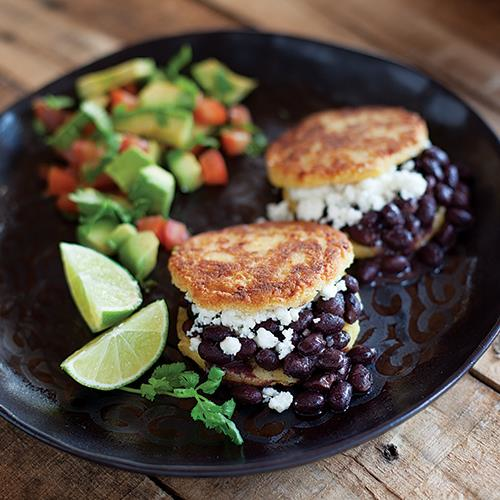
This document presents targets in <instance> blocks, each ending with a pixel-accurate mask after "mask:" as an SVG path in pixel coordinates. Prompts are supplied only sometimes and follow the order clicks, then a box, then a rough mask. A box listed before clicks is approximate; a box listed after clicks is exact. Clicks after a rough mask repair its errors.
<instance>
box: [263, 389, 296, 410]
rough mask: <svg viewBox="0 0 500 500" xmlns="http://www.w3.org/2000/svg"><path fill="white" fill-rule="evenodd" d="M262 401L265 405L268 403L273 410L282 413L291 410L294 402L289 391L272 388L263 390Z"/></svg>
mask: <svg viewBox="0 0 500 500" xmlns="http://www.w3.org/2000/svg"><path fill="white" fill-rule="evenodd" d="M262 400H263V401H264V403H267V405H268V406H269V408H271V410H275V411H277V412H278V413H282V412H284V411H285V410H287V409H288V408H290V405H291V404H292V402H293V396H292V394H291V393H290V392H288V391H277V390H276V389H273V388H272V387H264V389H263V390H262Z"/></svg>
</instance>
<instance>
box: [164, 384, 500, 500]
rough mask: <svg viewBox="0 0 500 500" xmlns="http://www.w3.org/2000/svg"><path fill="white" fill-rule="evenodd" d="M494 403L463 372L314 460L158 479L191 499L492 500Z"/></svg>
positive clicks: (498, 438) (499, 442)
mask: <svg viewBox="0 0 500 500" xmlns="http://www.w3.org/2000/svg"><path fill="white" fill-rule="evenodd" d="M498 405H499V396H498V394H497V393H496V392H494V391H493V390H492V389H490V388H489V387H486V386H485V385H484V384H481V383H480V382H478V381H477V380H475V379H474V378H473V377H471V376H470V375H467V376H466V377H464V379H463V380H462V381H461V382H460V383H459V384H457V385H456V386H455V387H454V388H452V389H451V390H450V391H449V392H447V393H446V394H445V395H444V396H442V397H441V398H440V399H438V400H437V401H436V402H435V403H434V404H433V405H432V406H430V407H428V408H427V409H426V410H424V411H422V412H421V413H419V414H418V415H416V416H415V417H413V418H412V419H410V420H408V421H407V422H405V423H404V424H403V425H401V426H399V427H397V428H396V429H394V430H392V431H390V432H388V433H386V434H384V435H383V436H381V437H379V438H377V439H375V440H373V441H371V442H369V443H367V444H365V445H362V446H359V447H358V448H355V449H353V450H350V451H348V452H346V453H343V454H341V455H337V456H335V457H332V458H329V459H326V460H322V461H321V462H317V463H314V464H310V465H306V466H302V467H298V468H296V469H290V470H286V471H280V472H274V473H272V474H258V475H254V476H247V477H240V478H225V479H194V480H193V479H180V478H162V479H161V481H162V482H163V483H164V484H166V485H168V486H169V487H170V488H172V489H173V490H174V491H175V492H177V493H178V494H179V495H180V496H182V497H185V498H189V499H193V500H203V499H205V498H211V497H213V498H217V499H221V500H223V499H228V500H229V499H236V500H237V499H242V500H243V499H249V498H250V499H254V498H273V499H275V500H278V499H290V498H292V499H308V498H315V499H316V498H317V499H322V498H332V499H334V498H369V497H370V498H380V499H382V498H383V499H386V498H422V497H424V498H451V497H454V498H456V497H460V496H461V497H462V498H464V497H465V498H490V499H491V498H493V497H495V495H497V498H498V497H500V495H499V494H498V492H499V491H500V477H499V475H498V472H497V466H498V450H499V449H500V435H499V433H498V432H496V431H495V430H496V429H498V426H499V425H500V418H499V414H498ZM389 445H395V446H396V447H397V454H398V457H397V458H395V454H394V453H391V451H390V450H391V449H392V448H391V447H390V446H389ZM478 476H479V477H480V478H481V480H478ZM417 492H418V493H417Z"/></svg>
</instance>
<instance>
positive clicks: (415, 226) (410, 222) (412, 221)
mask: <svg viewBox="0 0 500 500" xmlns="http://www.w3.org/2000/svg"><path fill="white" fill-rule="evenodd" d="M405 227H406V229H408V231H410V232H411V234H413V235H414V236H417V235H418V234H419V233H420V232H421V230H422V223H421V222H420V219H418V218H417V217H415V215H412V214H409V215H407V217H406V223H405Z"/></svg>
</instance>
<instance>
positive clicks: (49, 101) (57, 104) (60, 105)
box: [42, 95, 75, 109]
mask: <svg viewBox="0 0 500 500" xmlns="http://www.w3.org/2000/svg"><path fill="white" fill-rule="evenodd" d="M42 101H43V102H44V104H45V105H46V106H47V107H48V108H50V109H66V108H71V107H72V106H73V105H74V104H75V100H74V99H73V98H72V97H69V96H67V95H46V96H43V97H42Z"/></svg>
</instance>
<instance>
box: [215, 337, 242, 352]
mask: <svg viewBox="0 0 500 500" xmlns="http://www.w3.org/2000/svg"><path fill="white" fill-rule="evenodd" d="M219 345H220V348H221V349H222V352H223V353H224V354H227V355H229V356H233V355H234V354H237V353H238V352H240V349H241V342H240V341H239V340H238V339H237V338H235V337H226V338H225V339H224V340H223V341H222V342H221V343H220V344H219Z"/></svg>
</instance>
